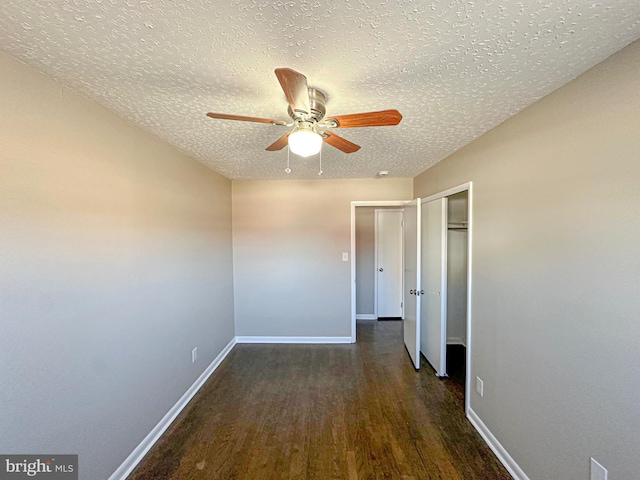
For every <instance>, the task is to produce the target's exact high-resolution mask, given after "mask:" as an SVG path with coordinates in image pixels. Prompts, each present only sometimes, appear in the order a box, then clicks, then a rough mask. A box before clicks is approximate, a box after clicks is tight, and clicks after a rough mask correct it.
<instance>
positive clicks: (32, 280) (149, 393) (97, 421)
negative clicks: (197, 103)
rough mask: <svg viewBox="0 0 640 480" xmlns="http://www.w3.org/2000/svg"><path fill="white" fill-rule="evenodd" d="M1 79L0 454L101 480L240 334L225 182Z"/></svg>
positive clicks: (93, 108)
mask: <svg viewBox="0 0 640 480" xmlns="http://www.w3.org/2000/svg"><path fill="white" fill-rule="evenodd" d="M0 71H2V75H1V76H0V105H1V106H2V115H1V116H0V324H1V331H0V385H1V388H0V427H1V428H0V430H1V431H2V434H1V435H0V452H3V453H32V454H39V453H42V454H44V453H57V452H59V453H77V454H79V459H80V472H81V475H80V477H81V478H82V479H104V478H107V477H108V476H109V475H110V474H111V473H112V472H113V471H114V470H115V469H116V468H117V467H118V466H119V465H120V464H121V462H122V461H123V460H124V459H125V458H126V457H127V455H128V454H129V453H130V452H131V451H132V450H133V449H134V448H135V447H136V446H137V445H138V443H139V442H140V441H141V440H142V439H143V438H144V437H145V436H146V435H147V434H148V433H149V432H150V431H151V429H152V428H153V427H154V426H155V425H156V423H157V422H158V421H159V420H160V419H161V418H162V417H163V416H164V415H165V414H166V413H167V411H168V410H169V409H170V407H172V406H173V405H174V404H175V402H176V401H177V400H178V399H179V398H180V397H181V396H182V394H184V393H185V391H186V390H187V388H188V387H189V386H190V385H191V384H192V383H193V382H194V381H195V380H196V378H197V377H198V376H199V375H200V374H201V373H202V372H203V370H204V369H205V367H206V366H207V365H208V364H209V363H210V362H211V361H212V360H213V359H214V358H215V357H216V356H217V355H218V353H219V352H220V351H221V350H222V348H223V347H224V346H225V345H226V344H227V343H228V342H229V341H230V340H231V339H232V337H233V336H234V324H233V302H232V297H233V285H232V280H231V277H232V255H231V185H230V181H229V180H227V179H225V178H223V177H221V176H220V175H218V174H216V173H214V172H212V171H211V170H209V169H207V168H205V167H204V166H203V165H201V164H199V163H197V162H195V161H194V160H192V159H191V158H189V157H187V156H185V155H183V154H181V153H179V152H177V151H176V150H175V149H173V148H170V147H168V146H167V145H166V144H164V143H162V142H161V141H160V140H158V139H157V138H155V137H153V136H151V135H148V134H146V133H144V132H142V131H141V130H139V129H138V128H135V127H133V126H132V125H131V124H129V123H127V122H125V121H123V120H122V119H120V118H118V117H117V116H116V115H115V114H113V113H111V112H110V111H107V110H105V109H104V108H102V107H100V106H98V105H97V104H96V103H94V102H92V101H90V100H88V99H86V98H84V97H81V96H79V95H77V94H75V93H73V92H71V91H69V90H67V89H66V88H64V87H63V86H62V85H60V84H59V83H57V82H55V81H53V80H51V79H49V78H48V77H46V76H44V75H42V74H40V73H38V72H37V71H35V70H33V69H31V68H28V67H26V66H24V65H23V64H21V63H19V62H18V61H17V60H15V59H14V58H12V57H10V56H8V55H6V54H3V53H0ZM195 346H197V347H198V353H199V358H198V361H197V362H196V363H195V364H192V363H191V349H192V348H193V347H195Z"/></svg>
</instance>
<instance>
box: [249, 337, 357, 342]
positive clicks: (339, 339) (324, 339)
mask: <svg viewBox="0 0 640 480" xmlns="http://www.w3.org/2000/svg"><path fill="white" fill-rule="evenodd" d="M236 342H237V343H311V344H321V343H353V342H352V340H351V337H236Z"/></svg>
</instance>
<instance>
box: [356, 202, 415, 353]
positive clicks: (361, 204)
mask: <svg viewBox="0 0 640 480" xmlns="http://www.w3.org/2000/svg"><path fill="white" fill-rule="evenodd" d="M406 203H407V200H369V201H352V202H351V343H355V342H356V208H357V207H403V206H404V205H405V204H406ZM403 281H404V280H403ZM376 309H377V306H376Z"/></svg>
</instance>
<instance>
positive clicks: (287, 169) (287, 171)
mask: <svg viewBox="0 0 640 480" xmlns="http://www.w3.org/2000/svg"><path fill="white" fill-rule="evenodd" d="M290 151H291V150H290V149H289V145H287V168H285V169H284V173H286V174H287V175H289V174H290V173H291V168H289V154H290Z"/></svg>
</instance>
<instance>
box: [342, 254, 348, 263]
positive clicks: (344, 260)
mask: <svg viewBox="0 0 640 480" xmlns="http://www.w3.org/2000/svg"><path fill="white" fill-rule="evenodd" d="M342 261H343V262H348V261H349V253H348V252H342Z"/></svg>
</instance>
